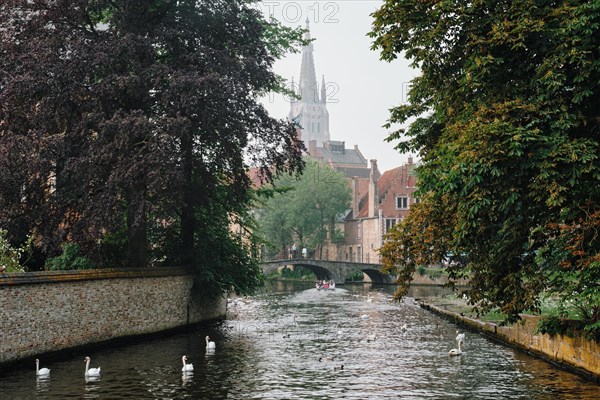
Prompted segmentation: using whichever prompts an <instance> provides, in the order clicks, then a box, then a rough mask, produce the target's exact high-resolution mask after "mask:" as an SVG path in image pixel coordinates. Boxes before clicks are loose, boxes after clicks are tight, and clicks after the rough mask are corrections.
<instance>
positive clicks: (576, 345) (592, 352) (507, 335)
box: [418, 299, 600, 382]
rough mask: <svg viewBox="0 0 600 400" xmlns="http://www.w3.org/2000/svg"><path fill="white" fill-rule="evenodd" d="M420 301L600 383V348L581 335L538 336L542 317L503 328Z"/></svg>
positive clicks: (483, 331) (475, 328)
mask: <svg viewBox="0 0 600 400" xmlns="http://www.w3.org/2000/svg"><path fill="white" fill-rule="evenodd" d="M418 302H419V305H420V306H421V307H422V308H425V309H427V310H430V311H432V312H435V313H437V314H440V315H442V316H445V317H447V318H450V319H454V320H456V321H457V322H459V323H460V324H463V325H465V326H467V327H469V328H471V329H474V330H477V331H480V332H482V333H484V334H485V335H487V336H489V337H491V338H492V339H495V340H498V341H501V342H503V343H506V344H508V345H510V346H514V347H516V348H519V349H521V350H525V351H527V352H529V353H531V354H534V355H536V356H539V357H541V358H543V359H546V360H548V361H550V362H552V363H555V364H558V365H561V366H563V367H565V368H568V369H571V370H573V371H575V372H577V373H579V374H582V375H584V376H586V377H588V378H590V379H592V380H595V381H597V382H600V345H599V344H598V343H596V342H594V341H591V340H587V339H585V338H584V337H581V336H579V337H569V336H565V335H548V334H541V333H536V327H537V323H538V321H539V319H540V318H541V317H539V316H533V315H521V318H522V320H521V321H520V322H517V323H515V324H512V325H507V326H500V325H498V324H496V323H492V322H485V321H482V320H480V319H477V318H470V317H468V316H466V315H464V314H463V313H460V312H456V311H452V310H450V309H448V308H446V307H444V306H443V305H442V306H440V305H433V304H428V302H426V301H425V300H423V299H421V300H418Z"/></svg>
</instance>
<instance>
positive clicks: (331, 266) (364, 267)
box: [261, 258, 395, 284]
mask: <svg viewBox="0 0 600 400" xmlns="http://www.w3.org/2000/svg"><path fill="white" fill-rule="evenodd" d="M286 265H293V266H300V267H304V268H306V269H308V270H309V271H311V272H312V273H314V274H315V276H316V277H317V279H320V280H330V279H333V280H334V281H335V282H336V283H340V284H342V283H344V282H345V281H346V279H347V278H348V277H349V276H351V275H354V274H356V273H357V272H363V273H365V274H366V275H367V276H368V277H369V279H371V282H373V283H384V284H385V283H393V282H394V280H395V279H394V277H392V276H390V275H385V274H382V273H381V271H380V269H381V265H380V264H366V263H352V262H344V261H328V260H312V259H303V258H301V259H291V260H274V261H270V262H264V263H261V267H262V270H263V273H264V274H266V275H269V274H274V273H277V272H278V270H279V269H280V268H281V267H283V266H286Z"/></svg>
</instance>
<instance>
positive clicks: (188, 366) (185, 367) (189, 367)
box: [181, 356, 194, 372]
mask: <svg viewBox="0 0 600 400" xmlns="http://www.w3.org/2000/svg"><path fill="white" fill-rule="evenodd" d="M181 361H182V362H183V368H181V371H183V372H192V371H193V370H194V365H193V364H186V363H185V362H186V361H187V357H186V356H183V357H181Z"/></svg>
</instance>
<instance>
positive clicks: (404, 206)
mask: <svg viewBox="0 0 600 400" xmlns="http://www.w3.org/2000/svg"><path fill="white" fill-rule="evenodd" d="M396 209H397V210H408V196H401V197H396Z"/></svg>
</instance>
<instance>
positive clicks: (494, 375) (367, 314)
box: [0, 283, 600, 400]
mask: <svg viewBox="0 0 600 400" xmlns="http://www.w3.org/2000/svg"><path fill="white" fill-rule="evenodd" d="M392 290H393V288H391V287H379V288H377V287H371V286H367V285H365V286H363V285H359V286H353V285H346V286H343V287H340V286H338V288H337V289H336V290H335V291H317V290H316V289H314V288H313V287H311V286H306V285H305V286H295V285H293V284H281V283H280V284H275V285H274V286H271V287H270V288H268V289H267V290H265V291H264V292H263V293H261V294H259V295H257V296H255V297H251V298H243V299H237V300H232V301H231V302H230V303H229V307H228V320H227V321H224V322H222V323H219V324H216V325H212V326H204V327H196V328H194V329H190V330H189V331H186V332H183V333H177V334H171V335H168V336H166V337H165V336H163V337H160V338H155V339H145V340H142V341H139V342H137V343H128V344H123V345H110V346H105V347H103V348H98V349H95V350H93V351H92V350H88V351H86V352H85V353H83V352H82V353H81V354H72V355H63V356H61V357H60V359H54V360H52V361H50V362H45V361H46V360H44V359H43V358H42V359H41V366H42V367H48V368H50V369H51V372H50V375H49V377H47V378H36V376H35V372H34V369H35V366H34V365H32V366H31V369H14V370H11V371H6V372H5V373H4V374H3V375H2V376H0V398H1V399H2V400H7V399H18V400H21V399H277V400H280V399H360V400H364V399H528V400H529V399H552V400H556V399H579V400H580V399H583V400H585V399H598V398H599V395H600V385H598V384H596V383H594V382H591V381H588V380H585V379H584V378H582V377H580V376H577V375H575V374H572V373H569V372H567V371H564V370H562V369H559V368H557V367H555V366H553V365H552V364H549V363H546V362H544V361H541V360H539V359H536V358H533V357H531V356H528V355H527V354H525V353H522V352H519V351H517V350H514V349H512V348H508V347H505V346H503V345H501V344H498V343H495V342H493V341H490V340H489V339H487V338H485V337H484V336H482V335H481V334H479V333H477V332H474V331H469V330H464V329H463V328H461V327H459V326H457V325H455V324H454V323H453V322H451V321H448V320H446V319H443V318H440V317H439V316H437V315H434V314H431V313H430V312H428V311H426V310H423V309H421V308H420V307H419V306H418V305H417V304H416V303H415V302H414V300H412V299H411V298H409V299H407V300H406V301H404V302H403V303H391V301H390V300H391V297H392V293H391V292H392ZM418 290H419V292H418V293H413V296H417V295H418V296H419V297H422V296H426V295H427V292H426V291H425V292H424V289H422V288H419V289H418ZM457 330H460V331H461V332H463V333H465V341H464V344H463V346H462V349H463V354H462V356H460V357H449V356H448V350H450V349H451V348H453V347H456V343H455V339H454V338H455V337H456V334H457ZM207 335H210V337H211V339H212V340H214V341H215V342H216V349H215V350H214V351H208V352H207V350H206V345H205V336H207ZM183 355H187V359H188V363H192V364H193V366H194V371H193V373H187V374H186V373H182V360H181V357H182V356H183ZM85 356H90V357H91V367H101V376H100V377H98V378H94V379H87V380H86V379H85V378H84V368H85V363H84V361H83V360H84V357H85ZM342 367H343V368H342Z"/></svg>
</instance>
